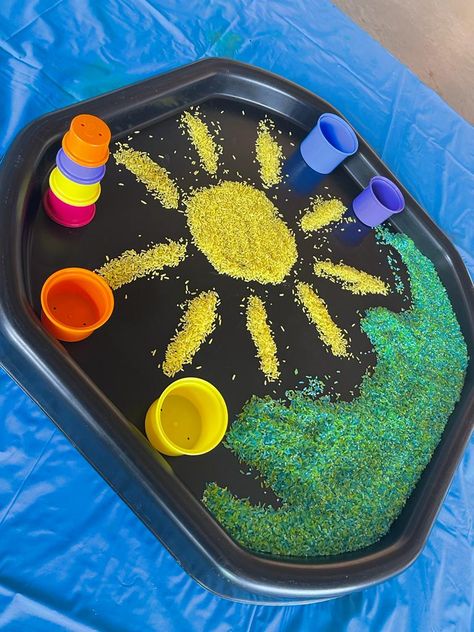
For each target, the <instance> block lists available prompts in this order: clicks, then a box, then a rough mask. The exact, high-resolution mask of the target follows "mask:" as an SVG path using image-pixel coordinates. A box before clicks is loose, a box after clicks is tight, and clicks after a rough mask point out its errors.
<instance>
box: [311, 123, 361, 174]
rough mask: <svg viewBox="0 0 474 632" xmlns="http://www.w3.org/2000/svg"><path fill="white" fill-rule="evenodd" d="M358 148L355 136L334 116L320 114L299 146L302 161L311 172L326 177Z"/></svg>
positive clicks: (346, 124) (345, 124) (347, 126)
mask: <svg viewBox="0 0 474 632" xmlns="http://www.w3.org/2000/svg"><path fill="white" fill-rule="evenodd" d="M358 147H359V141H358V140H357V136H356V134H355V132H354V130H353V129H352V127H351V126H350V125H349V123H346V121H345V120H344V119H342V118H341V117H340V116H336V114H329V113H326V114H321V116H320V117H319V119H318V122H317V124H316V126H315V127H313V129H312V130H311V131H310V133H309V134H308V135H307V136H306V138H305V139H304V140H303V141H302V143H301V145H300V152H301V155H302V157H303V160H304V161H305V163H306V164H307V165H308V167H311V169H313V171H316V172H317V173H320V174H322V175H327V174H328V173H331V171H334V169H335V168H336V167H337V166H338V165H339V164H340V163H341V162H342V161H343V160H344V159H345V158H347V157H348V156H352V154H355V152H356V151H357V149H358Z"/></svg>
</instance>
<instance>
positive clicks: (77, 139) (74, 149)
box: [62, 114, 111, 167]
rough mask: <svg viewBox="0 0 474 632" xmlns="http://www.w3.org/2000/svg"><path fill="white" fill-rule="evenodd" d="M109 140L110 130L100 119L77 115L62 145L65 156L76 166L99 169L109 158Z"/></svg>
mask: <svg viewBox="0 0 474 632" xmlns="http://www.w3.org/2000/svg"><path fill="white" fill-rule="evenodd" d="M110 138H111V134H110V129H109V128H108V126H107V125H106V124H105V123H104V121H103V120H102V119H100V118H98V117H97V116H93V115H92V114H79V115H78V116H75V117H74V118H73V119H72V121H71V126H70V127H69V131H67V132H66V133H65V134H64V138H63V143H62V145H63V149H64V152H65V153H66V155H67V156H68V157H69V158H70V159H71V160H73V161H74V162H76V163H77V164H78V165H81V166H83V167H100V166H101V165H104V164H105V163H106V162H107V159H108V157H109V143H110Z"/></svg>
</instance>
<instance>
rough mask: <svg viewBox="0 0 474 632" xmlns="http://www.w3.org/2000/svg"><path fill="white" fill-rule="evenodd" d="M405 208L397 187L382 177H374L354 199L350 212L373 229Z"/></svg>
mask: <svg viewBox="0 0 474 632" xmlns="http://www.w3.org/2000/svg"><path fill="white" fill-rule="evenodd" d="M404 208H405V199H404V197H403V194H402V192H401V191H400V189H399V188H398V187H397V185H396V184H395V183H394V182H392V181H391V180H389V179H388V178H384V177H383V176H374V177H373V178H372V179H371V180H370V182H369V184H368V186H367V187H366V188H365V189H364V190H363V191H362V193H359V195H358V196H357V197H356V198H354V201H353V202H352V210H353V211H354V214H355V216H356V217H357V219H359V220H360V221H361V222H362V223H363V224H365V225H366V226H370V228H374V227H375V226H378V225H379V224H381V223H382V222H384V221H385V220H386V219H388V218H389V217H390V216H391V215H393V214H394V213H400V212H401V211H403V209H404Z"/></svg>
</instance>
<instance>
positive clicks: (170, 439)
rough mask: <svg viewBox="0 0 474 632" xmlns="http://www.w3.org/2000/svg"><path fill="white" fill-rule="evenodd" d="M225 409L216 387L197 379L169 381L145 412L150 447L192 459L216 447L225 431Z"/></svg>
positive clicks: (164, 452)
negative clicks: (191, 457)
mask: <svg viewBox="0 0 474 632" xmlns="http://www.w3.org/2000/svg"><path fill="white" fill-rule="evenodd" d="M227 420H228V414H227V406H226V403H225V401H224V398H223V397H222V395H221V394H220V393H219V391H218V390H217V388H216V387H215V386H213V385H212V384H210V383H209V382H206V380H202V379H201V378H198V377H185V378H182V379H181V380H176V381H175V382H172V383H171V384H170V385H169V386H168V387H167V388H165V390H164V391H163V392H162V394H161V395H160V397H159V398H158V399H156V400H155V401H154V402H153V404H152V405H151V406H150V408H149V409H148V412H147V415H146V419H145V431H146V434H147V437H148V440H149V441H150V443H151V445H152V446H153V447H154V448H156V449H157V450H159V451H160V452H162V453H163V454H168V455H169V456H181V455H184V454H186V455H188V456H196V455H199V454H205V453H206V452H209V451H210V450H212V449H213V448H215V447H216V445H218V444H219V443H220V442H221V441H222V437H223V436H224V434H225V431H226V430H227Z"/></svg>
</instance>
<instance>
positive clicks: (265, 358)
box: [247, 296, 280, 381]
mask: <svg viewBox="0 0 474 632" xmlns="http://www.w3.org/2000/svg"><path fill="white" fill-rule="evenodd" d="M247 329H248V330H249V332H250V335H251V336H252V340H253V342H254V345H255V348H256V349H257V357H258V359H259V360H260V369H261V370H262V373H264V375H265V377H266V378H267V379H268V380H269V381H275V380H278V378H279V377H280V369H279V362H278V357H277V347H276V344H275V340H274V338H273V333H272V330H271V328H270V325H269V323H268V316H267V310H266V309H265V304H264V302H263V301H262V299H261V298H259V297H258V296H250V297H249V300H248V304H247Z"/></svg>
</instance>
